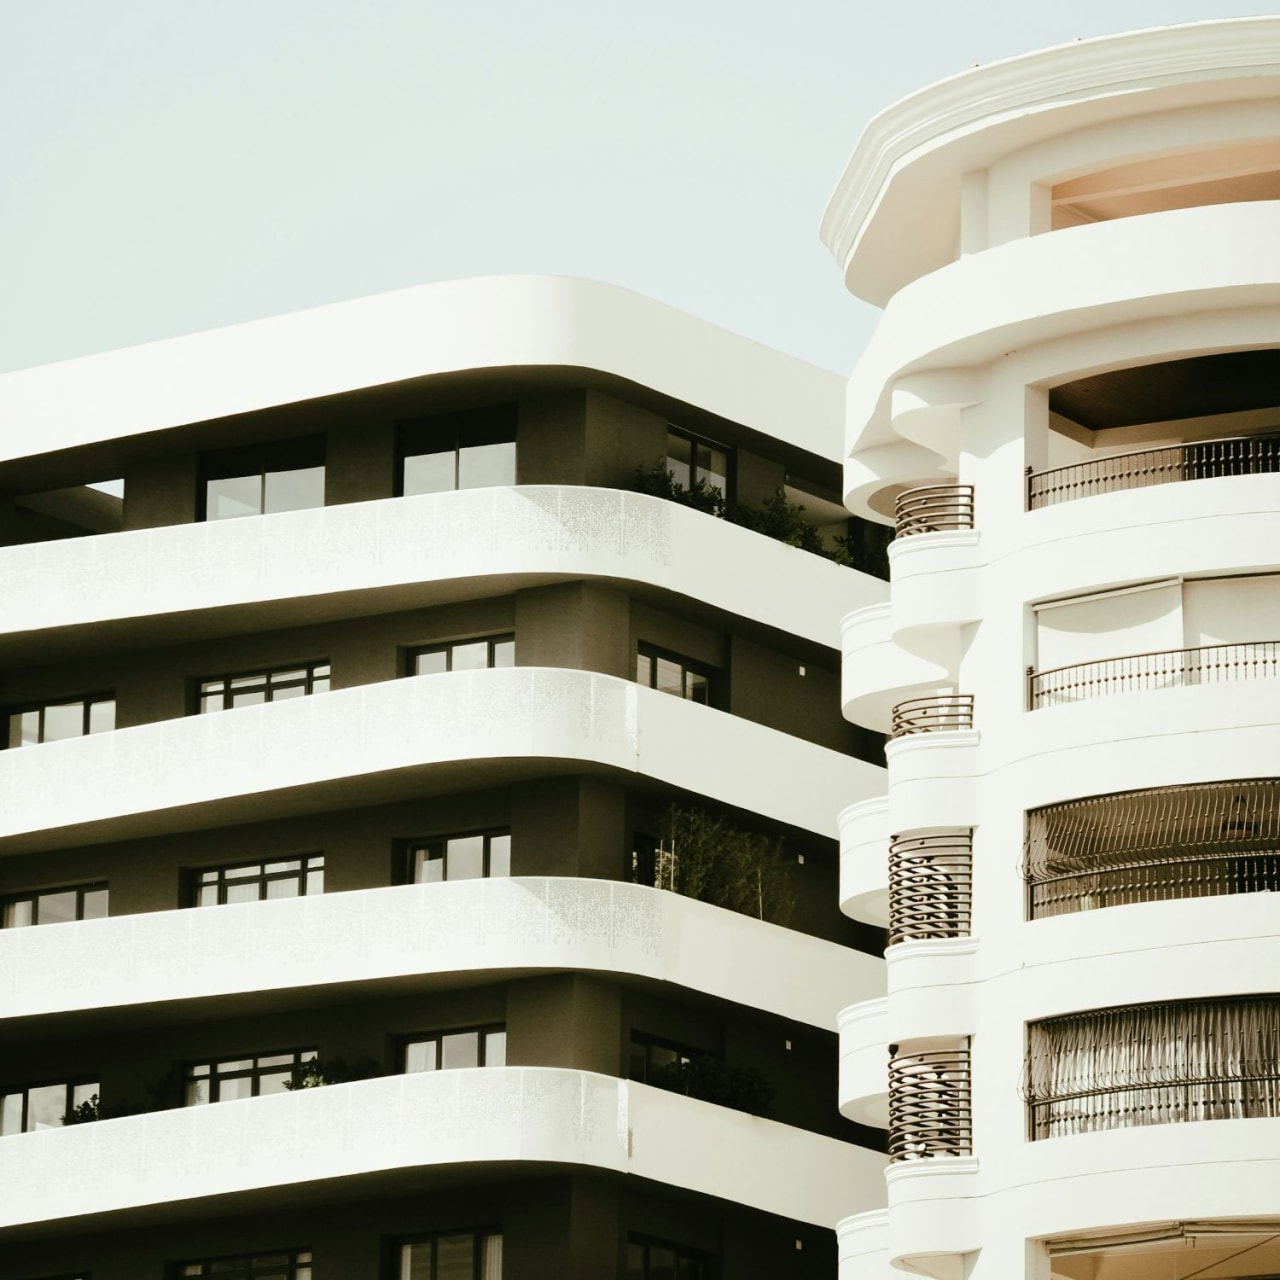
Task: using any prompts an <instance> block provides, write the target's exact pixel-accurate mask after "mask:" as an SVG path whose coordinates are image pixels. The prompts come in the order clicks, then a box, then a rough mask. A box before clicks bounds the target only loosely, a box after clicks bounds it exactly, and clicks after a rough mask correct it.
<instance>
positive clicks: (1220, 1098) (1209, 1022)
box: [890, 995, 1280, 1139]
mask: <svg viewBox="0 0 1280 1280" xmlns="http://www.w3.org/2000/svg"><path fill="white" fill-rule="evenodd" d="M1024 1080H1025V1084H1024V1094H1025V1097H1026V1100H1027V1103H1028V1108H1029V1117H1028V1118H1029V1123H1030V1136H1031V1137H1032V1138H1033V1139H1037V1138H1059V1137H1064V1136H1066V1135H1069V1134H1077V1133H1092V1132H1094V1131H1096V1130H1100V1129H1128V1128H1134V1127H1138V1126H1142V1125H1153V1124H1181V1123H1185V1122H1189V1121H1197V1120H1250V1119H1259V1118H1272V1117H1276V1116H1280V996H1271V995H1268V996H1245V997H1230V998H1227V999H1222V1000H1194V1001H1181V1002H1177V1003H1170V1004H1148V1005H1130V1006H1125V1007H1122V1008H1116V1009H1098V1010H1094V1011H1092V1012H1089V1013H1075V1014H1070V1015H1068V1016H1067V1017H1063V1018H1050V1019H1047V1020H1046V1021H1044V1022H1034V1023H1032V1024H1031V1025H1030V1026H1029V1027H1028V1028H1027V1062H1026V1070H1025V1076H1024ZM892 1098H893V1095H892V1092H891V1093H890V1104H891V1107H892Z"/></svg>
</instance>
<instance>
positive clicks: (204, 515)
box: [196, 433, 329, 524]
mask: <svg viewBox="0 0 1280 1280" xmlns="http://www.w3.org/2000/svg"><path fill="white" fill-rule="evenodd" d="M328 443H329V442H328V438H327V437H326V436H324V435H317V434H314V433H312V434H310V435H305V436H291V437H288V438H286V439H284V440H271V441H267V442H264V443H262V444H247V445H232V446H230V447H228V448H226V449H210V450H207V451H205V452H203V453H201V454H200V458H199V466H198V474H197V479H196V521H197V523H210V524H213V523H218V522H220V521H221V520H240V519H243V518H244V516H248V515H259V516H262V515H276V514H280V513H278V512H271V511H266V510H264V508H265V506H266V494H267V477H268V476H270V475H279V474H283V473H285V472H289V471H315V470H319V471H320V472H321V498H320V501H319V502H318V503H316V504H314V505H313V506H310V507H294V508H289V509H290V510H297V511H314V510H316V508H317V507H323V506H324V505H325V493H324V486H325V482H326V480H327V476H328V472H327V466H328ZM316 458H319V462H316V461H315V459H316ZM299 463H301V465H299ZM216 473H221V474H216ZM251 476H256V477H257V479H258V482H259V483H258V510H257V511H256V512H245V513H244V514H243V515H239V516H217V517H213V518H212V519H210V516H209V484H210V482H211V481H214V480H240V479H248V478H249V477H251Z"/></svg>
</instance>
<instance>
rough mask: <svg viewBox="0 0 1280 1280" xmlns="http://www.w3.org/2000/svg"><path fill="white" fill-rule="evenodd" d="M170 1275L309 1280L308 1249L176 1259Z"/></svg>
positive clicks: (230, 1279) (200, 1278)
mask: <svg viewBox="0 0 1280 1280" xmlns="http://www.w3.org/2000/svg"><path fill="white" fill-rule="evenodd" d="M169 1274H170V1275H173V1276H176V1277H179V1280H189V1278H190V1277H196V1278H198V1280H311V1250H310V1249H276V1250H272V1251H270V1252H267V1253H250V1254H243V1255H241V1256H240V1257H236V1258H207V1259H204V1260H202V1261H199V1262H179V1263H178V1264H177V1265H176V1266H174V1267H173V1268H172V1269H171V1270H170V1272H169Z"/></svg>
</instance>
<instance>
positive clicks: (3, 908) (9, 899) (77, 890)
mask: <svg viewBox="0 0 1280 1280" xmlns="http://www.w3.org/2000/svg"><path fill="white" fill-rule="evenodd" d="M107 889H108V884H107V881H106V880H86V881H84V882H83V883H81V884H68V885H58V886H56V887H54V888H47V889H27V890H25V891H23V892H20V893H7V894H4V895H3V896H0V929H34V928H39V927H41V923H40V921H39V919H37V918H36V917H37V916H38V915H39V911H38V908H35V904H36V903H38V902H39V900H40V899H41V898H52V897H56V896H57V895H58V894H63V893H74V894H75V895H76V914H75V919H74V920H50V921H48V922H47V923H48V924H79V923H80V921H82V920H84V919H86V916H85V914H84V897H85V894H86V893H99V892H100V893H106V892H107ZM22 902H30V903H32V904H33V908H34V909H33V911H32V920H31V923H30V924H29V925H22V924H6V923H5V916H6V914H7V913H8V909H9V908H10V907H13V906H16V905H18V904H19V903H22ZM108 904H109V899H108ZM108 915H110V910H109V909H108V910H104V911H103V913H102V915H100V916H89V917H87V918H88V919H90V920H103V919H106V917H107V916H108Z"/></svg>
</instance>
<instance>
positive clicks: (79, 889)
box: [0, 880, 107, 929]
mask: <svg viewBox="0 0 1280 1280" xmlns="http://www.w3.org/2000/svg"><path fill="white" fill-rule="evenodd" d="M106 914H107V882H106V881H105V880H95V881H94V882H93V883H92V884H75V885H68V886H66V887H65V888H61V889H33V890H32V891H31V892H30V893H12V894H9V895H8V896H7V897H4V898H0V929H22V928H25V927H26V926H28V925H36V924H66V923H68V922H70V921H72V920H100V919H102V917H103V916H105V915H106Z"/></svg>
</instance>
